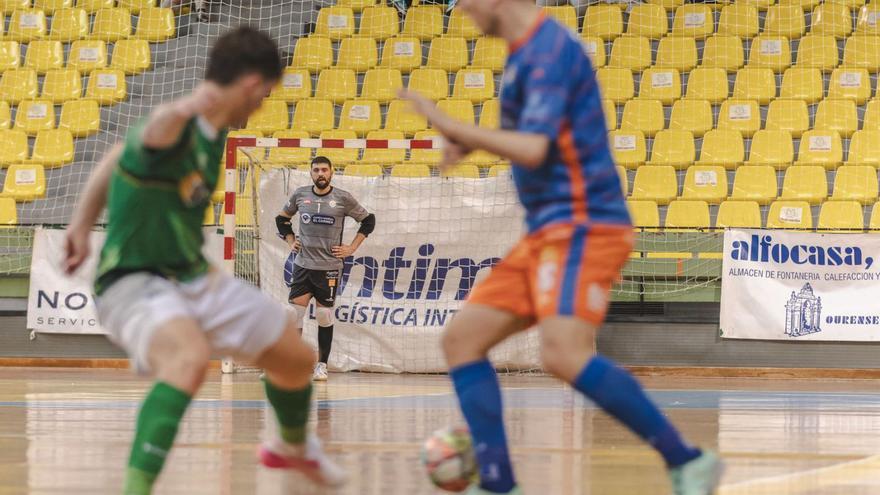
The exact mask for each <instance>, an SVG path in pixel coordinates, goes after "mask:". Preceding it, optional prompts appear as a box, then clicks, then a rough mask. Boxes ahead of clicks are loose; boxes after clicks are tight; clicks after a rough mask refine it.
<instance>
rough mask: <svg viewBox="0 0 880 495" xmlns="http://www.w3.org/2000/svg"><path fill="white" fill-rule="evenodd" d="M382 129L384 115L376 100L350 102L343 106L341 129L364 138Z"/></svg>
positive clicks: (340, 120)
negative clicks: (353, 132)
mask: <svg viewBox="0 0 880 495" xmlns="http://www.w3.org/2000/svg"><path fill="white" fill-rule="evenodd" d="M381 127H382V113H381V111H380V110H379V102H377V101H375V100H348V101H346V102H345V104H343V105H342V113H341V115H340V117H339V128H340V129H343V130H350V131H355V132H356V133H357V134H358V136H363V135H365V134H366V133H368V132H370V131H376V130H378V129H379V128H381Z"/></svg>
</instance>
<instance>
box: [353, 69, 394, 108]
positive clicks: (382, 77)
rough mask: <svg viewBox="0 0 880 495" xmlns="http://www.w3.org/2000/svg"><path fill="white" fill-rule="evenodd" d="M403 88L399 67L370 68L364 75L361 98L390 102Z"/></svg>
mask: <svg viewBox="0 0 880 495" xmlns="http://www.w3.org/2000/svg"><path fill="white" fill-rule="evenodd" d="M401 88H403V77H402V76H401V75H400V71H399V70H397V69H370V70H368V71H367V73H366V74H365V75H364V84H363V87H362V89H361V98H366V99H368V100H377V101H378V102H379V103H383V104H384V103H388V102H389V101H391V100H393V99H395V98H397V92H398V91H400V89H401Z"/></svg>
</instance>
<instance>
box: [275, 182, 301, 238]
mask: <svg viewBox="0 0 880 495" xmlns="http://www.w3.org/2000/svg"><path fill="white" fill-rule="evenodd" d="M296 210H297V207H296V193H293V196H291V197H290V199H289V200H287V204H285V205H284V208H282V209H281V213H279V214H278V215H277V216H276V217H275V227H276V228H277V229H278V237H280V238H282V239H284V240H285V242H287V245H288V246H290V249H291V250H292V251H294V252H296V251H299V241H298V240H297V239H296V235H294V233H293V222H292V221H291V219H292V218H293V216H294V215H296Z"/></svg>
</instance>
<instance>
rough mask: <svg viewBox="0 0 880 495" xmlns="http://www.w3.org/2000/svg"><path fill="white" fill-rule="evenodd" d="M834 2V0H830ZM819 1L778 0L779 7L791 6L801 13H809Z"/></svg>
mask: <svg viewBox="0 0 880 495" xmlns="http://www.w3.org/2000/svg"><path fill="white" fill-rule="evenodd" d="M832 1H836V0H832ZM820 2H821V0H778V2H777V3H778V4H779V5H785V6H789V5H790V6H793V7H798V8H799V9H801V12H809V11H810V10H813V7H815V6H816V5H819V3H820Z"/></svg>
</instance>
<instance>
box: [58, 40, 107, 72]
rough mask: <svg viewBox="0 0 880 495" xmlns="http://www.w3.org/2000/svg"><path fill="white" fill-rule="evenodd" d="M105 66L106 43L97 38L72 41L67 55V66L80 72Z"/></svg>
mask: <svg viewBox="0 0 880 495" xmlns="http://www.w3.org/2000/svg"><path fill="white" fill-rule="evenodd" d="M104 67H107V44H106V43H104V42H103V41H99V40H79V41H74V42H73V44H72V45H71V46H70V53H69V54H68V56H67V68H68V69H76V70H78V71H80V72H81V73H89V72H91V71H93V70H95V69H103V68H104Z"/></svg>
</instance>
